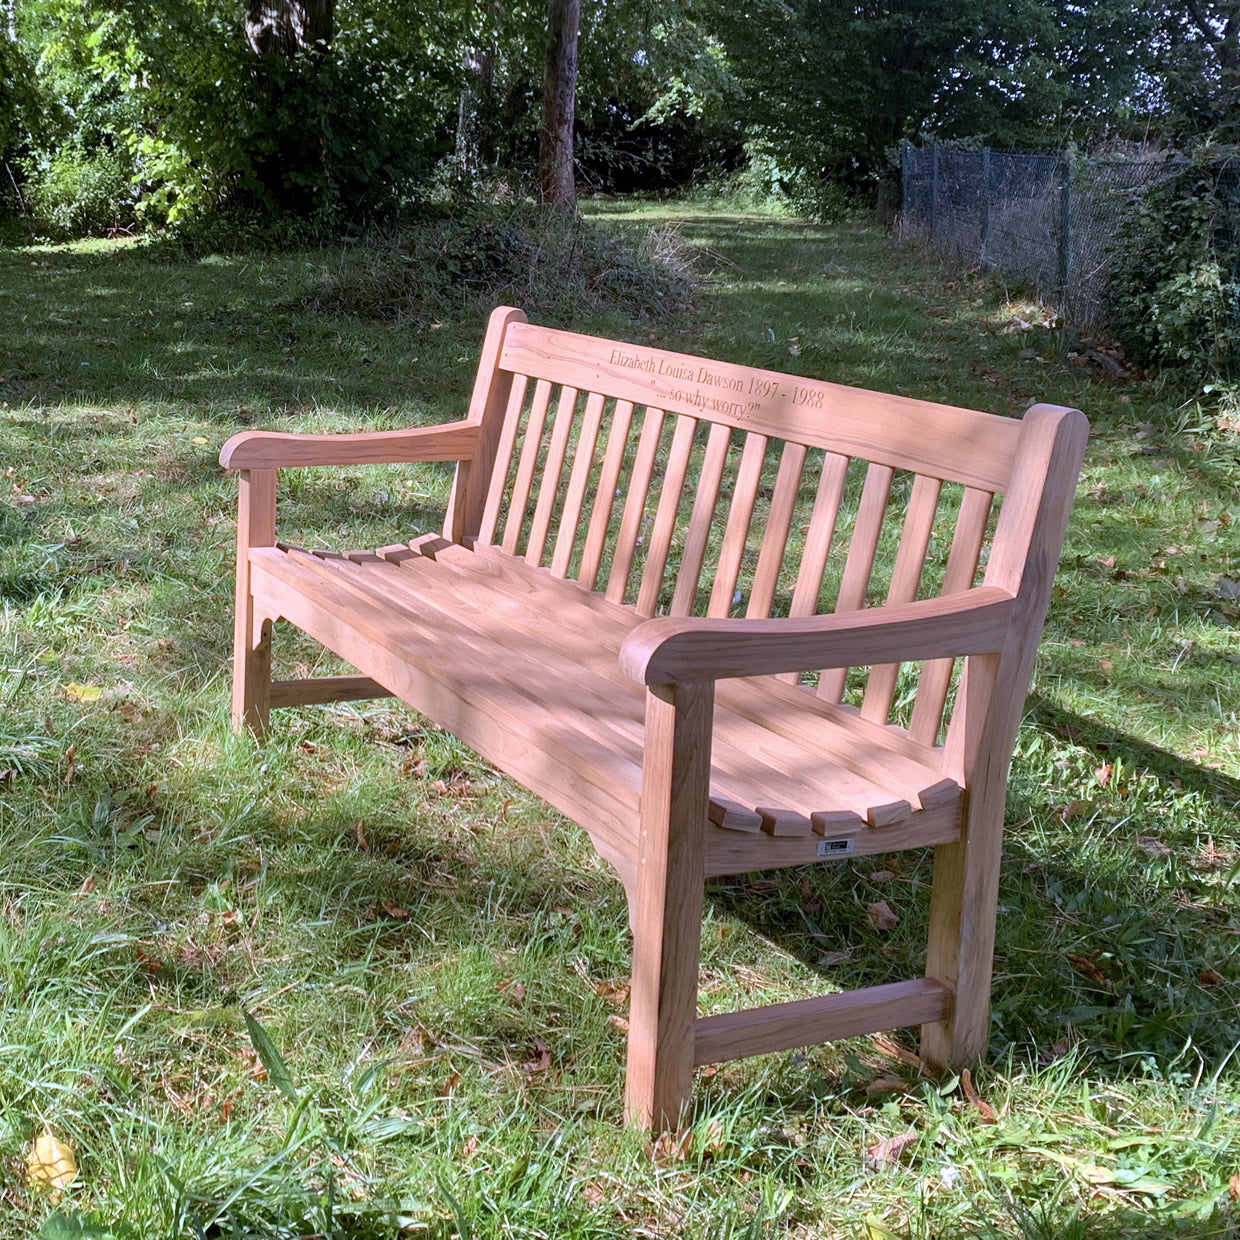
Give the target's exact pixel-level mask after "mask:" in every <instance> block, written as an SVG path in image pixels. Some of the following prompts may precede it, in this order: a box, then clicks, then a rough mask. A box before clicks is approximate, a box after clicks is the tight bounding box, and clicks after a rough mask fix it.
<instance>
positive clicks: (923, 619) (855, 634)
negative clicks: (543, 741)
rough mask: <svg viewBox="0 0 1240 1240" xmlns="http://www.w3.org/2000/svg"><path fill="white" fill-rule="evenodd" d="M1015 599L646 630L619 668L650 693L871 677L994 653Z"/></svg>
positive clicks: (696, 621)
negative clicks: (825, 676)
mask: <svg viewBox="0 0 1240 1240" xmlns="http://www.w3.org/2000/svg"><path fill="white" fill-rule="evenodd" d="M1014 605H1015V599H1014V597H1013V596H1012V595H1011V594H1009V593H1008V592H1007V591H1006V590H1001V589H999V588H997V587H995V586H981V587H978V588H976V589H972V590H966V591H964V592H963V593H961V594H951V595H947V596H946V597H942V598H930V599H922V600H919V601H918V602H915V603H898V604H895V605H893V606H890V607H867V608H864V609H863V610H861V611H850V612H844V613H842V614H838V615H828V616H810V617H807V618H806V619H798V620H792V619H776V620H729V619H720V620H715V619H700V618H695V617H691V618H685V619H676V618H672V617H667V618H660V619H657V620H647V621H645V623H643V624H639V625H638V626H637V628H635V629H634V630H633V631H632V632H631V633H630V634H629V635H628V637H627V638H626V639H625V641H624V645H623V646H622V647H621V649H620V667H621V669H622V670H623V671H624V672H626V673H627V674H628V675H630V676H632V677H633V679H634V680H637V681H642V682H644V683H645V684H647V685H658V684H671V683H676V682H682V681H694V680H724V679H728V678H730V677H734V676H766V675H773V674H776V673H779V672H804V671H813V670H818V669H823V668H829V667H869V666H874V665H878V664H883V663H902V662H906V661H914V660H920V659H938V658H945V657H952V658H955V657H959V656H961V655H970V654H986V653H992V652H995V651H998V650H999V648H1000V647H1001V645H1002V644H1003V639H1004V637H1005V635H1006V633H1007V629H1008V622H1009V620H1010V617H1011V614H1012V608H1013V606H1014Z"/></svg>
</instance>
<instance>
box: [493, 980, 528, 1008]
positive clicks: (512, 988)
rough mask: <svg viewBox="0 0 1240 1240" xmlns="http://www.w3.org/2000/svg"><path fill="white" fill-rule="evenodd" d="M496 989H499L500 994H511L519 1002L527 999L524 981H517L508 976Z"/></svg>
mask: <svg viewBox="0 0 1240 1240" xmlns="http://www.w3.org/2000/svg"><path fill="white" fill-rule="evenodd" d="M495 989H496V990H498V991H499V992H500V994H504V993H507V994H510V995H511V996H512V997H513V998H514V999H515V1000H516V1001H517V1002H518V1003H521V1002H523V1001H524V999H525V983H524V982H515V981H513V980H512V978H508V979H507V980H505V981H502V982H500V984H499V985H498V986H496V987H495Z"/></svg>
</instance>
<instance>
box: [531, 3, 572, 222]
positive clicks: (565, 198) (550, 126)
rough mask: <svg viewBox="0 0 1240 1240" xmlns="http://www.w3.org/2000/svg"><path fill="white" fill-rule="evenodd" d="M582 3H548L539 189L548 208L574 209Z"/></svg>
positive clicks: (539, 156) (539, 149) (539, 150)
mask: <svg viewBox="0 0 1240 1240" xmlns="http://www.w3.org/2000/svg"><path fill="white" fill-rule="evenodd" d="M580 22H581V0H547V59H546V62H545V65H544V69H543V106H542V131H541V133H540V135H539V142H538V190H539V193H540V195H541V197H542V200H543V202H544V203H545V204H546V205H547V206H551V207H560V208H563V209H566V210H569V211H571V210H573V209H575V208H576V206H577V185H576V181H575V179H574V177H573V105H574V100H575V98H576V95H577V29H578V26H579V25H580Z"/></svg>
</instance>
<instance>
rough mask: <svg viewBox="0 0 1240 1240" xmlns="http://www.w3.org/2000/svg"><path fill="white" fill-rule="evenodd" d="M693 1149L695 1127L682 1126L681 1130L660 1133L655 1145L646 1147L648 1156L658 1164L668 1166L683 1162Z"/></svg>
mask: <svg viewBox="0 0 1240 1240" xmlns="http://www.w3.org/2000/svg"><path fill="white" fill-rule="evenodd" d="M692 1149H693V1129H692V1128H682V1129H681V1130H680V1131H679V1132H674V1133H673V1132H664V1133H660V1134H659V1137H658V1139H657V1140H656V1141H655V1142H654V1144H653V1145H648V1146H647V1147H646V1157H647V1158H649V1159H650V1161H651V1162H652V1163H654V1164H656V1165H657V1166H660V1167H667V1166H671V1165H672V1164H673V1163H682V1162H684V1161H685V1159H686V1158H688V1157H689V1154H690V1152H691V1151H692Z"/></svg>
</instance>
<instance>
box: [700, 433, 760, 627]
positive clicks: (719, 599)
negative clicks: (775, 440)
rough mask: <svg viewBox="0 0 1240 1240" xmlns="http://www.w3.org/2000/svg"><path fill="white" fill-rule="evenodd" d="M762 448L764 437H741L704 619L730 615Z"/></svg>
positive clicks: (754, 496)
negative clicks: (743, 442) (741, 445)
mask: <svg viewBox="0 0 1240 1240" xmlns="http://www.w3.org/2000/svg"><path fill="white" fill-rule="evenodd" d="M766 445H767V438H766V436H765V435H753V434H750V435H746V436H745V446H744V447H743V448H742V449H741V461H740V465H739V466H738V467H737V470H736V482H735V484H734V487H733V492H732V505H731V507H730V508H729V509H728V521H727V524H726V525H725V526H724V530H723V545H722V547H720V549H719V563H718V565H717V566H716V568H715V583H714V585H713V587H712V588H711V592H710V602H709V603H708V604H707V606H706V614H707V615H708V616H727V615H730V614H731V612H732V600H733V598H734V596H735V593H736V582H737V579H738V578H739V577H740V572H741V562H742V560H743V559H744V558H745V546H746V544H747V542H748V541H749V524H750V521H751V520H752V519H753V509H754V503H755V501H756V500H757V497H758V483H759V482H760V481H761V480H762V463H763V461H764V460H765V459H766Z"/></svg>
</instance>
